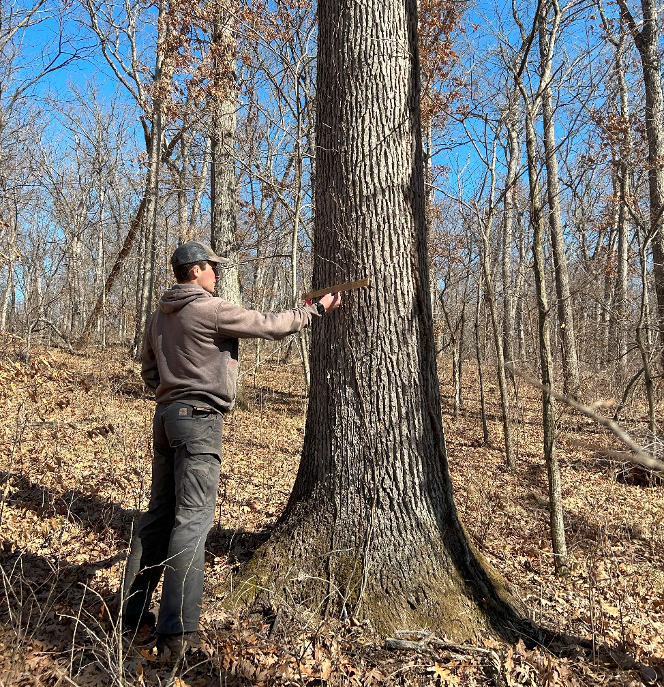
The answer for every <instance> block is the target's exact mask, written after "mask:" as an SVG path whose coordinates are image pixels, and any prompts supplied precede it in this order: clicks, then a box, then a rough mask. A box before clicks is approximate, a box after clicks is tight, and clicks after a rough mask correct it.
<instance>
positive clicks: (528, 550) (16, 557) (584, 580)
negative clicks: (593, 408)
mask: <svg viewBox="0 0 664 687" xmlns="http://www.w3.org/2000/svg"><path fill="white" fill-rule="evenodd" d="M0 345H2V346H3V349H4V353H5V355H4V356H3V358H2V360H1V361H0V403H1V407H2V408H3V411H4V413H3V415H4V422H2V423H1V424H0V444H1V445H2V448H1V450H0V575H1V577H2V580H1V587H0V591H1V598H0V684H2V685H39V684H45V685H56V684H58V685H73V684H75V685H111V684H114V685H167V684H168V685H173V686H177V687H185V685H192V686H196V685H250V684H257V685H289V684H290V685H310V686H312V687H313V685H393V684H395V685H396V684H404V685H409V684H421V685H489V684H502V685H547V686H548V685H600V684H601V685H625V686H627V685H629V686H631V687H637V686H638V685H641V684H644V685H645V684H653V683H654V682H655V681H656V680H657V679H658V676H659V679H660V680H664V639H663V637H664V486H661V485H660V484H652V480H650V478H649V476H648V475H646V474H644V473H643V472H641V471H638V470H636V471H635V470H631V469H630V468H629V466H628V465H626V464H621V463H617V462H616V460H615V458H609V457H607V453H606V450H607V449H610V448H611V447H613V448H615V442H614V441H613V440H612V438H611V437H609V436H607V435H606V434H605V433H604V432H603V431H600V430H599V429H598V428H597V427H596V425H595V424H593V423H592V422H591V421H589V420H587V419H585V418H583V417H579V416H577V415H575V414H572V413H571V412H570V411H568V410H565V409H561V408H559V410H558V413H559V417H558V430H559V431H558V447H559V457H560V461H561V470H562V479H563V495H564V503H565V515H566V525H567V537H568V546H569V547H570V550H571V555H572V558H573V574H572V578H571V579H570V580H567V581H563V580H557V579H556V578H555V577H554V575H553V565H552V553H551V546H550V541H549V536H548V510H547V483H546V470H545V467H544V464H543V460H542V455H541V453H542V452H541V438H540V437H541V432H540V428H539V412H538V405H539V400H538V399H539V394H538V392H535V391H533V390H530V389H528V388H527V387H526V386H525V385H523V384H520V385H519V417H518V427H517V430H516V438H517V446H518V457H517V461H516V463H517V465H516V469H515V470H514V471H513V472H509V471H507V470H506V468H505V466H504V457H503V454H502V452H501V450H500V444H501V430H500V421H499V420H500V416H499V407H498V406H497V404H496V399H495V397H496V390H495V388H494V386H492V385H490V388H489V389H488V393H489V400H490V404H489V408H488V410H489V423H490V434H491V440H492V444H493V446H494V448H491V447H486V446H485V445H484V444H483V442H482V430H481V423H480V417H479V402H478V396H479V393H478V391H477V388H476V386H477V383H476V380H475V379H474V378H473V377H472V370H469V371H467V372H466V380H465V381H466V383H467V384H468V387H467V388H466V389H465V398H464V401H465V407H464V409H463V410H462V412H461V413H460V414H459V416H458V417H457V418H456V419H454V418H453V417H452V416H451V413H450V412H449V411H450V410H451V409H450V408H447V407H445V408H444V412H445V425H446V431H447V438H448V451H449V455H450V462H451V467H452V474H453V479H454V483H455V490H456V500H457V505H458V507H459V510H460V512H461V515H462V519H463V521H464V523H465V525H466V527H467V529H468V531H469V533H470V535H471V536H472V537H473V539H474V541H475V543H476V544H477V545H478V546H479V547H480V548H481V550H482V551H483V552H484V554H485V555H486V556H487V557H488V558H489V560H490V561H491V562H492V563H493V564H494V565H495V567H496V568H497V569H498V570H499V571H500V572H501V573H502V574H503V575H504V576H505V577H506V578H507V579H508V580H510V582H511V583H513V585H514V586H515V587H516V589H517V590H518V591H519V593H520V595H521V596H522V597H523V598H524V599H525V601H526V603H527V605H528V607H529V608H530V610H531V612H532V615H533V618H534V619H535V620H536V621H537V622H539V623H542V624H543V625H545V626H546V627H548V628H551V629H554V630H556V631H558V632H560V634H561V639H560V640H559V641H558V642H557V643H556V644H555V646H551V647H549V648H548V649H547V648H539V649H533V650H529V649H526V647H525V646H524V645H523V644H522V643H520V644H519V645H517V646H505V645H501V644H497V643H494V642H492V641H491V640H490V639H488V638H487V640H486V641H485V642H484V643H483V644H482V645H481V646H480V645H478V646H476V647H455V646H453V645H450V644H448V643H446V642H445V641H444V640H445V638H444V637H436V636H433V635H432V634H431V633H429V631H428V628H409V629H410V630H411V632H409V633H406V634H401V635H399V636H398V637H395V638H394V639H395V640H397V641H396V642H395V643H393V645H392V646H395V645H396V646H400V647H402V648H389V646H388V645H387V644H386V643H385V641H384V640H385V638H383V637H378V636H375V634H374V633H373V632H372V628H371V627H370V626H368V625H367V624H362V623H359V622H357V621H355V620H353V619H346V620H344V621H341V620H336V619H327V620H321V619H319V618H317V617H315V616H311V615H308V614H307V613H306V611H305V610H303V609H299V608H291V609H289V608H288V607H286V609H285V610H283V611H281V612H280V613H279V614H278V615H277V616H276V617H275V616H274V615H271V611H270V609H263V612H255V613H248V612H247V611H246V609H239V608H238V609H232V608H231V609H228V608H224V607H223V606H222V604H221V600H220V599H219V598H218V597H217V596H216V594H215V590H216V589H219V588H220V586H221V583H222V582H226V583H228V582H229V580H230V576H231V575H232V572H233V570H234V569H235V568H237V567H238V566H240V565H241V564H242V563H243V562H244V561H245V560H247V559H248V557H249V556H250V555H251V552H252V551H253V549H254V548H255V547H256V546H257V545H258V544H259V543H260V542H261V541H262V540H263V539H264V538H265V537H266V536H267V534H268V533H269V530H270V527H271V526H272V525H273V524H274V522H275V520H276V518H277V517H278V515H279V513H280V512H281V510H282V509H283V507H284V505H285V503H286V501H287V498H288V494H289V492H290V488H291V485H292V483H293V480H294V477H295V472H296V469H297V464H298V458H299V452H300V448H301V444H302V437H303V433H304V414H305V409H306V398H305V396H304V388H303V384H302V375H301V370H300V368H299V366H298V365H297V364H293V365H286V364H282V365H272V366H262V367H260V368H259V369H258V371H257V372H256V373H255V374H254V373H253V372H251V371H249V372H248V373H246V374H245V376H244V384H245V389H246V391H247V396H248V402H249V407H248V409H247V410H236V411H235V412H234V413H233V414H232V415H231V416H230V417H229V418H228V420H227V422H226V424H225V427H224V450H223V455H224V457H223V465H222V480H221V485H220V489H219V499H218V506H217V515H216V523H215V526H214V528H213V531H212V533H211V535H210V538H209V539H208V544H207V552H208V553H207V561H206V565H207V583H206V595H205V608H204V612H203V627H204V630H205V637H206V647H205V651H202V652H198V653H196V654H192V655H190V656H187V657H185V659H183V660H175V659H176V657H173V656H170V657H165V658H164V659H160V660H157V658H156V656H155V652H154V651H153V649H152V646H153V643H154V642H151V641H150V638H149V637H148V636H146V635H140V634H139V635H138V636H136V637H134V638H126V637H125V638H123V637H121V635H120V634H119V628H118V627H117V624H116V617H115V611H116V604H117V598H116V590H117V589H118V587H119V585H120V580H121V576H122V571H123V565H124V560H125V557H126V553H127V547H128V542H129V540H130V537H131V531H132V526H133V523H134V522H135V519H136V517H137V515H138V513H139V512H140V510H141V509H142V508H143V507H144V506H145V504H146V496H147V492H148V489H149V483H150V438H151V437H150V434H151V432H150V427H151V416H152V409H153V404H152V402H151V401H150V399H149V398H148V397H147V396H146V395H145V394H144V392H143V388H142V384H141V381H140V377H139V374H138V368H137V366H136V365H135V364H134V363H133V362H130V361H129V360H128V359H127V357H126V354H125V353H124V352H123V351H122V350H120V349H117V350H113V349H111V350H107V351H103V352H99V351H90V352H88V353H86V354H81V355H76V356H74V355H69V354H66V353H63V352H61V351H55V350H50V351H37V352H36V353H34V354H33V357H32V359H31V361H30V362H29V363H27V364H26V363H25V362H23V359H22V357H21V355H20V353H21V342H20V341H19V340H15V339H11V338H4V339H3V340H2V341H0ZM444 375H445V370H443V377H444ZM449 393H450V389H449V388H447V387H445V386H444V387H443V394H449ZM445 402H446V404H447V403H448V402H449V396H445ZM659 410H660V417H661V416H662V413H661V411H662V410H663V408H662V406H661V405H660V408H659ZM640 412H641V411H640V410H639V409H638V408H636V407H635V408H628V409H627V411H626V413H627V416H628V424H629V427H630V428H631V429H632V430H633V431H635V432H636V434H637V435H638V434H639V432H640V431H642V430H641V429H640V428H642V426H643V423H642V418H641V417H640V416H639V413H640ZM157 597H158V594H157ZM564 635H567V636H569V637H570V639H569V640H565V639H564ZM572 637H575V638H579V639H580V640H581V641H576V640H573V639H571V638H572Z"/></svg>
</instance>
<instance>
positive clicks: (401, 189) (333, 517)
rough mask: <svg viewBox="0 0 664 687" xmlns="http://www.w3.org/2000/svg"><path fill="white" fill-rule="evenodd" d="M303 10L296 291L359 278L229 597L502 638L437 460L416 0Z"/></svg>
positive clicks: (317, 334) (329, 320) (321, 353)
mask: <svg viewBox="0 0 664 687" xmlns="http://www.w3.org/2000/svg"><path fill="white" fill-rule="evenodd" d="M318 13H319V40H318V50H319V53H318V92H317V96H318V110H317V120H316V144H317V151H318V160H317V172H316V177H317V179H316V218H315V233H314V251H313V252H314V255H315V259H314V274H313V282H312V286H313V287H314V288H316V287H320V286H322V285H323V284H327V283H334V282H335V281H341V280H344V279H347V278H354V277H356V276H360V275H364V274H368V275H370V276H371V278H372V284H375V285H376V286H375V287H373V286H372V288H371V289H368V290H363V291H359V292H355V293H353V294H350V295H348V296H346V297H345V299H344V303H343V305H342V308H341V309H340V311H337V312H336V313H330V314H329V315H327V316H325V317H324V318H322V320H321V321H320V322H317V323H315V324H316V327H315V329H314V331H313V337H312V356H311V361H312V369H311V400H310V402H309V407H308V414H307V424H306V433H305V440H304V448H303V455H302V461H301V463H300V468H299V471H298V475H297V478H296V482H295V485H294V487H293V492H292V494H291V497H290V500H289V503H288V506H287V509H286V512H285V513H284V516H283V517H282V518H281V520H280V523H279V524H278V526H277V528H276V529H275V531H274V532H273V534H272V536H271V538H270V540H269V541H268V542H267V543H266V545H264V546H263V547H261V548H260V549H259V551H258V552H257V553H256V554H255V556H254V558H253V560H252V561H251V563H250V564H249V566H248V568H247V569H246V570H245V572H244V574H243V578H242V582H241V588H240V591H239V594H242V590H244V593H245V594H247V595H249V596H252V595H255V594H258V593H260V590H261V589H266V588H271V589H273V590H275V592H276V593H277V594H279V595H281V594H282V593H284V590H285V593H286V596H287V598H288V599H289V602H291V603H292V601H295V602H305V603H307V604H308V605H313V606H314V607H318V604H319V603H325V604H327V610H328V611H330V612H332V611H334V612H335V613H341V614H343V613H347V614H349V615H351V614H352V615H353V616H355V617H359V618H371V619H372V620H373V622H374V626H375V627H377V628H378V629H379V630H382V631H386V630H394V629H399V628H408V627H415V626H422V624H426V625H427V626H428V627H430V628H432V629H433V628H435V629H436V630H437V631H443V630H444V631H445V632H446V635H447V636H448V637H450V638H456V639H462V638H469V637H475V636H477V635H476V633H477V632H482V631H486V630H487V629H488V628H489V627H493V629H494V630H495V631H498V632H501V633H503V634H505V635H512V636H513V634H514V632H515V629H516V631H517V632H518V628H522V627H523V622H522V620H521V619H520V618H519V616H518V615H517V614H516V613H515V611H514V608H516V602H513V600H511V599H510V598H509V595H507V594H506V593H505V589H504V587H503V586H502V583H500V582H499V579H498V577H497V576H495V575H494V574H492V573H489V572H488V569H487V568H486V567H485V565H484V563H482V562H481V561H480V558H479V557H478V556H477V555H476V554H475V553H474V552H473V550H472V548H471V547H470V545H469V542H468V540H467V539H466V536H465V534H464V531H463V528H462V527H461V524H460V522H459V520H458V516H457V512H456V508H455V505H454V500H453V496H452V483H451V480H450V476H449V471H448V465H447V457H446V451H445V437H444V433H443V425H442V422H441V415H440V396H439V382H438V376H437V371H436V360H435V347H434V332H433V322H432V318H431V302H430V300H429V297H430V290H429V274H428V256H427V236H426V225H425V216H424V214H425V211H424V208H425V191H424V174H423V155H422V136H421V131H420V125H419V121H420V118H419V61H418V35H417V3H416V0H406V1H405V2H400V1H399V2H398V1H397V0H366V1H365V2H362V3H357V2H347V1H345V0H344V1H343V2H339V1H338V0H322V1H321V2H319V5H318ZM396 46H399V49H395V47H396ZM236 588H237V587H236ZM272 598H273V599H274V598H275V597H274V596H273V597H272ZM506 602H508V603H506ZM512 603H514V604H515V605H512ZM511 623H513V628H514V629H510V628H509V624H511Z"/></svg>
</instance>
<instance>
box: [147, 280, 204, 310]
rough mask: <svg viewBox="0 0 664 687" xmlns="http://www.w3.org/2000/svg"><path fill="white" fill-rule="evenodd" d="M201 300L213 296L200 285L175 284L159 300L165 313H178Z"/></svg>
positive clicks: (160, 307) (160, 306)
mask: <svg viewBox="0 0 664 687" xmlns="http://www.w3.org/2000/svg"><path fill="white" fill-rule="evenodd" d="M199 298H212V294H210V293H208V292H207V291H206V290H205V289H204V288H203V287H202V286H199V285H198V284H175V285H174V286H172V287H171V288H170V289H168V291H166V292H165V293H164V295H163V296H162V297H161V299H160V300H159V309H160V310H161V311H162V312H165V313H172V312H177V311H178V310H182V308H184V306H185V305H187V304H189V303H191V302H192V301H196V300H198V299H199Z"/></svg>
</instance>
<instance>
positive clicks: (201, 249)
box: [171, 241, 231, 267]
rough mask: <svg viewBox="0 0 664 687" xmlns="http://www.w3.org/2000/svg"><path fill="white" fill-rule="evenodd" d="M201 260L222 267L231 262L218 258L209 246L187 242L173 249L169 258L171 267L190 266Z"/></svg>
mask: <svg viewBox="0 0 664 687" xmlns="http://www.w3.org/2000/svg"><path fill="white" fill-rule="evenodd" d="M202 260H207V261H208V262H216V263H219V264H222V265H230V262H231V261H230V260H229V259H228V258H222V257H220V256H218V255H217V254H216V253H215V252H214V251H213V250H212V248H210V246H207V245H206V244H204V243H199V242H198V241H187V242H186V243H183V244H182V245H180V246H178V247H177V248H176V249H175V251H174V252H173V255H172V257H171V265H172V266H173V267H178V266H180V265H190V264H191V263H193V262H201V261H202Z"/></svg>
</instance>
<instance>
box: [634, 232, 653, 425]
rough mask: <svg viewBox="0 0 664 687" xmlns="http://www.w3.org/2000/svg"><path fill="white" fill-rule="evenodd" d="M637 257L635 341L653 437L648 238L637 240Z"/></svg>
mask: <svg viewBox="0 0 664 687" xmlns="http://www.w3.org/2000/svg"><path fill="white" fill-rule="evenodd" d="M639 258H640V262H641V307H640V309H639V321H638V322H637V324H636V343H637V345H638V347H639V353H640V354H641V363H642V364H643V381H644V384H645V387H646V397H647V399H648V431H649V432H650V434H651V435H652V436H653V437H654V436H655V434H656V431H657V423H656V412H657V403H656V400H655V388H654V384H653V378H652V377H653V375H652V366H651V353H650V345H649V344H650V342H649V340H648V336H647V334H646V332H647V331H648V330H649V327H648V324H649V322H648V320H649V317H648V314H649V313H648V310H649V308H648V240H647V239H646V238H645V237H643V238H642V239H641V240H640V241H639Z"/></svg>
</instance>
